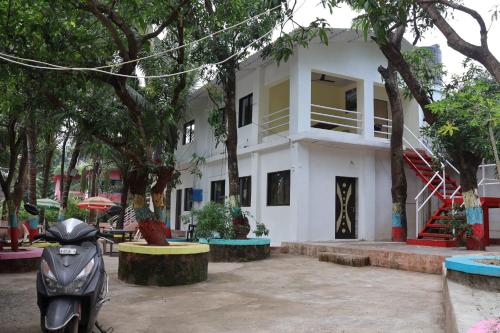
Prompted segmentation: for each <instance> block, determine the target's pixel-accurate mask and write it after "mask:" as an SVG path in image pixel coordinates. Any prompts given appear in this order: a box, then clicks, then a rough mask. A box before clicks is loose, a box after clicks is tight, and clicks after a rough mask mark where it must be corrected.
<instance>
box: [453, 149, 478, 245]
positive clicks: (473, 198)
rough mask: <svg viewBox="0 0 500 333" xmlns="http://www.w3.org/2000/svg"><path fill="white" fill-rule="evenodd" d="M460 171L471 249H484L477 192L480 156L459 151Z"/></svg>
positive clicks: (457, 156) (457, 159)
mask: <svg viewBox="0 0 500 333" xmlns="http://www.w3.org/2000/svg"><path fill="white" fill-rule="evenodd" d="M455 157H456V159H455V160H456V161H458V162H459V163H458V169H459V171H460V186H461V187H462V196H463V198H464V207H465V215H466V218H467V224H469V225H470V226H471V228H472V239H473V242H472V243H473V250H481V251H482V250H484V249H485V240H484V224H483V209H482V207H481V201H480V200H479V196H478V193H477V188H478V186H477V171H478V169H479V165H480V164H481V157H479V156H476V155H474V154H473V153H470V152H463V151H461V152H459V153H458V154H457V155H456V156H455Z"/></svg>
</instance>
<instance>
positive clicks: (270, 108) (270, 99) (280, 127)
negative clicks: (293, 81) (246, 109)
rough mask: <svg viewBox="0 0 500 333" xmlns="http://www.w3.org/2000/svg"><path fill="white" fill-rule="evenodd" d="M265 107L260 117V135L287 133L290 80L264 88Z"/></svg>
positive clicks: (288, 126) (288, 125)
mask: <svg viewBox="0 0 500 333" xmlns="http://www.w3.org/2000/svg"><path fill="white" fill-rule="evenodd" d="M265 95H266V100H267V103H265V104H266V105H265V106H266V107H265V108H264V110H263V113H262V115H261V118H260V124H261V128H262V136H263V137H266V136H271V135H283V136H285V135H288V131H289V128H290V81H289V80H286V81H283V82H281V83H278V84H276V85H273V86H271V87H269V88H267V89H266V94H265Z"/></svg>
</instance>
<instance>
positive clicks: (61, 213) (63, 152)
mask: <svg viewBox="0 0 500 333" xmlns="http://www.w3.org/2000/svg"><path fill="white" fill-rule="evenodd" d="M68 139H69V131H68V133H66V136H65V137H64V140H63V143H62V150H61V170H60V172H59V174H60V176H61V181H60V183H59V202H60V205H61V207H60V208H59V216H58V218H57V220H58V221H59V222H61V221H62V220H64V208H63V203H62V194H63V191H64V162H65V161H64V160H65V159H66V144H67V143H68Z"/></svg>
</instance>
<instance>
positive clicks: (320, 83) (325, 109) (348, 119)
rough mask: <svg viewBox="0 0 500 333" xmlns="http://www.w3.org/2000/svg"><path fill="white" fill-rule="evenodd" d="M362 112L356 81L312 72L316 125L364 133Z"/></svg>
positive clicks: (314, 120) (313, 117) (312, 114)
mask: <svg viewBox="0 0 500 333" xmlns="http://www.w3.org/2000/svg"><path fill="white" fill-rule="evenodd" d="M361 116H362V114H361V112H360V111H359V110H358V102H357V82H356V81H354V80H350V79H346V78H341V77H338V76H334V75H329V74H324V73H319V72H312V74H311V120H310V126H311V127H312V128H318V129H323V130H330V131H337V132H345V133H354V134H360V133H361V130H362V129H361V119H362V117H361Z"/></svg>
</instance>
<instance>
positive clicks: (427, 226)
mask: <svg viewBox="0 0 500 333" xmlns="http://www.w3.org/2000/svg"><path fill="white" fill-rule="evenodd" d="M425 227H426V228H434V229H448V228H450V226H449V225H448V224H438V223H431V224H426V225H425Z"/></svg>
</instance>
